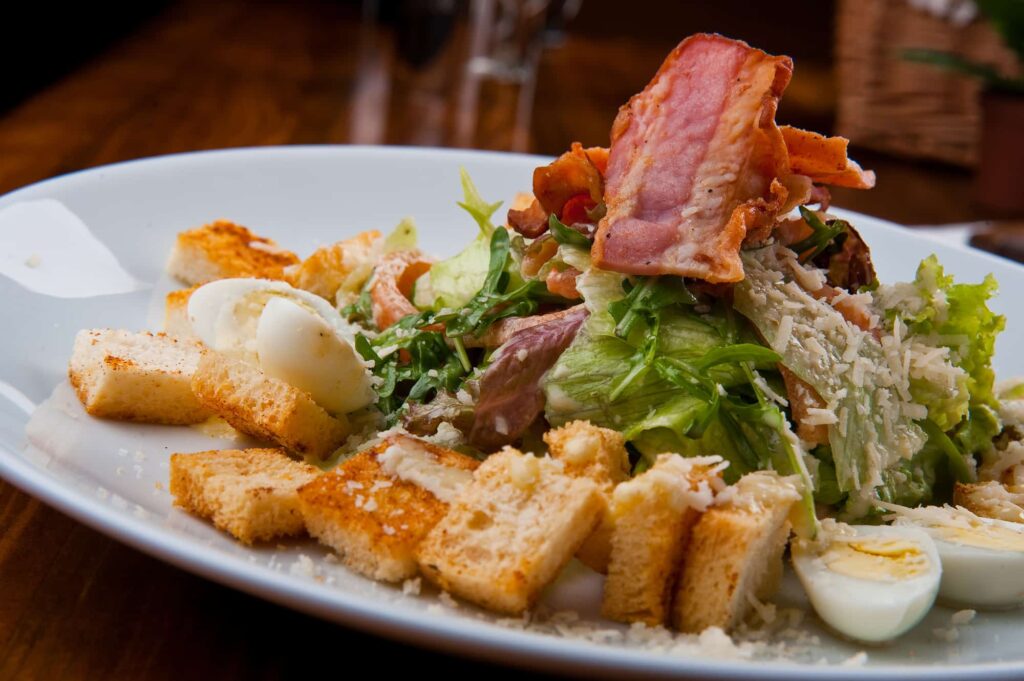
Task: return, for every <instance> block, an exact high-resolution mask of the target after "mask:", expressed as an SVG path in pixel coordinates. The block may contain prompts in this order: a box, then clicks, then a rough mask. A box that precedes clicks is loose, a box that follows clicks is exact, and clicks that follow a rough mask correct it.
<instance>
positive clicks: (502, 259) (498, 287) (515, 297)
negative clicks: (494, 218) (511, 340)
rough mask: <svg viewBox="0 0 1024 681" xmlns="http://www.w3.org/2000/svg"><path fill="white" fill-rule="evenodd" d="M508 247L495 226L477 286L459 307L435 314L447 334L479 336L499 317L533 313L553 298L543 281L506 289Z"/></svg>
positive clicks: (509, 248)
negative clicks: (466, 301) (484, 269)
mask: <svg viewBox="0 0 1024 681" xmlns="http://www.w3.org/2000/svg"><path fill="white" fill-rule="evenodd" d="M510 250H511V246H510V241H509V235H508V231H506V230H505V229H496V230H495V231H494V233H493V234H492V235H491V243H490V257H489V261H488V266H487V275H486V276H485V277H484V282H483V285H482V286H481V288H480V290H479V291H478V292H477V293H476V295H474V296H473V297H472V298H471V299H470V300H469V302H468V303H466V305H465V306H464V307H462V308H461V309H459V310H455V311H452V312H448V313H445V314H440V315H437V317H436V320H437V321H439V322H442V323H443V324H444V325H445V333H446V334H447V336H448V337H449V338H456V337H462V336H465V335H467V334H470V335H474V336H479V335H481V334H482V333H483V332H484V331H486V330H487V328H488V327H489V326H490V325H491V324H493V323H494V322H496V321H498V320H499V319H504V318H505V317H524V316H527V315H530V314H533V313H534V312H536V311H537V308H538V307H539V305H540V303H541V302H543V301H546V300H552V299H553V297H552V296H551V295H549V294H548V292H547V286H546V285H545V284H544V282H542V281H536V280H530V281H527V282H525V283H523V284H522V285H521V286H519V287H517V288H515V289H512V290H511V291H507V290H506V289H507V287H508V285H509V281H510V277H509V274H508V271H507V263H508V260H509V257H510Z"/></svg>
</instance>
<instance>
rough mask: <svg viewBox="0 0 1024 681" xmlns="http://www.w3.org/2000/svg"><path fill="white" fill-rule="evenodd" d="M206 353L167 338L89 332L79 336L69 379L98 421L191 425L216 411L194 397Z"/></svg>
mask: <svg viewBox="0 0 1024 681" xmlns="http://www.w3.org/2000/svg"><path fill="white" fill-rule="evenodd" d="M201 355H202V347H201V346H200V345H198V344H197V343H194V342H192V341H188V340H180V339H177V338H172V337H171V336H167V335H165V334H162V333H156V334H154V333H148V332H143V333H133V332H131V331H122V330H116V329H87V330H83V331H79V332H78V335H77V336H75V345H74V349H73V350H72V352H71V360H70V362H69V363H68V378H69V379H70V381H71V385H72V386H73V387H74V389H75V392H76V393H77V394H78V399H79V400H81V401H82V405H83V406H84V407H85V410H86V411H87V412H88V413H89V414H92V415H93V416H100V417H103V418H109V419H120V420H124V421H139V422H142V423H168V424H187V423H199V422H200V421H204V420H205V419H207V418H209V417H210V415H211V413H212V412H211V411H210V410H208V409H207V408H206V407H204V406H203V405H202V404H201V403H200V402H199V400H197V399H196V397H195V395H193V394H192V387H191V380H192V375H193V373H194V372H195V370H196V367H197V366H198V365H199V360H200V357H201Z"/></svg>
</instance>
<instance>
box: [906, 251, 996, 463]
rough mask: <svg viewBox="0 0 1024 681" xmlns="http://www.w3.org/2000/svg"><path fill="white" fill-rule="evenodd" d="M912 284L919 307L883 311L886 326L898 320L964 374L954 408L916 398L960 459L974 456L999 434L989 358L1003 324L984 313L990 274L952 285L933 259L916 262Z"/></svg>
mask: <svg viewBox="0 0 1024 681" xmlns="http://www.w3.org/2000/svg"><path fill="white" fill-rule="evenodd" d="M913 283H914V286H915V287H916V288H917V289H918V291H919V294H920V300H921V301H923V304H920V305H919V306H916V309H912V308H909V307H907V306H903V307H899V308H895V309H893V310H891V311H889V312H890V314H889V315H888V316H889V318H890V320H891V319H892V318H893V317H894V316H896V315H898V316H900V318H901V319H902V321H903V322H904V323H906V324H907V326H908V328H909V330H910V333H912V334H914V336H916V337H917V338H919V339H920V340H922V342H927V343H930V344H932V345H935V346H939V347H947V348H949V349H950V351H951V356H952V361H953V364H954V365H955V366H958V367H960V368H961V369H963V370H964V371H965V372H966V374H967V375H966V380H965V383H964V385H963V389H962V390H960V391H958V397H959V402H958V403H957V404H956V405H955V408H951V406H950V404H948V403H943V402H941V401H936V400H931V399H929V396H928V395H927V394H921V398H922V399H921V401H922V404H925V405H926V406H927V407H928V410H929V416H930V417H931V418H932V420H934V421H935V422H936V424H937V425H939V426H940V427H941V428H942V429H943V430H945V431H952V438H953V440H954V441H956V442H957V443H958V444H959V445H960V447H961V448H962V450H963V451H964V452H965V453H977V452H980V451H981V450H982V449H984V448H986V447H987V446H988V445H989V444H990V443H991V440H992V438H993V437H994V436H995V435H996V434H998V432H999V429H1000V423H999V418H998V416H996V413H995V409H996V408H998V404H999V403H998V400H997V398H996V395H995V390H994V384H995V372H994V371H993V370H992V356H993V354H994V353H995V343H996V336H998V335H999V332H1000V331H1002V330H1003V328H1004V327H1005V326H1006V318H1005V317H1003V316H1002V315H997V314H995V313H994V312H992V310H991V309H989V307H988V301H989V299H990V298H991V297H992V296H993V295H995V293H996V290H997V289H998V284H997V283H996V280H995V278H994V277H993V276H992V275H991V274H990V275H988V276H987V277H985V279H984V281H982V282H981V283H980V284H958V283H956V282H955V281H954V280H953V277H952V276H951V275H947V274H946V273H945V271H944V270H943V267H942V265H940V264H939V261H938V258H936V257H935V256H934V255H931V256H929V257H928V258H926V259H925V260H923V261H922V262H921V264H920V266H919V267H918V269H917V276H916V277H915V279H914V282H913ZM911 389H912V390H914V385H913V384H912V385H911ZM918 392H921V391H920V389H918ZM917 397H918V396H917V395H915V398H917Z"/></svg>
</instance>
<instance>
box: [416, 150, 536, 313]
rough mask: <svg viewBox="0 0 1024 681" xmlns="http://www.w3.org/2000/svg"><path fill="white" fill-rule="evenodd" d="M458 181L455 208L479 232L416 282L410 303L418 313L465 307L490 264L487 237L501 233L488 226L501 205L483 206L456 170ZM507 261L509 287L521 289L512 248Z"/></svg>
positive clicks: (472, 186) (466, 178)
mask: <svg viewBox="0 0 1024 681" xmlns="http://www.w3.org/2000/svg"><path fill="white" fill-rule="evenodd" d="M459 174H460V177H461V180H462V194H463V199H462V201H459V202H458V205H459V207H461V208H462V209H464V210H465V211H466V212H467V213H469V214H470V216H471V217H472V218H473V220H474V221H475V222H476V224H477V227H478V228H479V231H478V233H477V235H476V238H474V239H473V241H472V242H470V244H469V246H467V247H466V248H465V249H463V250H462V251H461V252H460V253H459V254H458V255H454V256H452V257H451V258H448V259H447V260H442V261H441V262H438V263H435V264H434V265H433V267H431V268H430V271H429V272H427V273H426V274H424V275H423V276H422V277H421V278H420V280H419V281H418V282H417V285H416V290H417V292H420V293H419V295H416V296H414V298H413V302H414V303H415V304H416V306H417V307H419V308H420V309H424V310H426V309H430V310H434V311H438V310H443V309H445V308H448V309H457V308H460V307H462V306H463V305H466V304H467V303H468V302H469V301H470V299H471V298H472V297H473V296H474V295H476V293H477V291H479V290H480V288H481V287H482V286H483V285H484V279H485V278H486V277H487V271H488V264H489V260H490V252H491V249H490V244H491V236H492V235H493V234H494V233H495V231H496V230H497V231H501V232H505V231H506V230H505V228H504V227H496V226H495V225H494V223H493V222H492V218H493V217H494V214H495V213H496V212H497V210H498V209H499V208H501V201H498V202H496V203H487V202H486V201H485V200H484V199H483V197H481V196H480V192H479V191H478V190H477V188H476V185H475V184H473V180H472V179H471V178H470V177H469V173H467V172H466V169H465V168H461V169H460V170H459ZM510 253H511V256H512V257H511V259H510V262H509V264H508V266H507V267H506V271H507V272H508V274H509V276H510V277H511V279H512V286H513V287H516V286H520V285H522V283H523V281H522V277H521V276H520V275H519V253H518V248H516V247H515V244H513V248H512V249H511V250H510Z"/></svg>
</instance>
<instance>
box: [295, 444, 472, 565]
mask: <svg viewBox="0 0 1024 681" xmlns="http://www.w3.org/2000/svg"><path fill="white" fill-rule="evenodd" d="M477 465H478V462H477V461H476V460H475V459H472V458H470V457H468V456H465V455H463V454H459V453H458V452H455V451H452V450H450V449H445V448H444V447H438V446H437V445H433V444H430V443H427V442H423V441H422V440H419V439H417V438H412V437H407V436H395V437H391V438H388V439H386V440H384V441H383V442H381V443H380V444H378V445H377V446H375V447H374V448H373V449H371V450H367V451H364V452H360V453H359V454H356V455H355V456H353V457H352V458H350V459H348V460H347V461H345V462H344V463H343V464H341V465H340V466H338V468H336V469H335V471H334V472H332V473H329V474H327V475H323V476H321V477H319V478H317V479H316V480H314V481H312V482H310V483H309V484H307V485H305V486H304V487H302V488H301V489H300V490H299V503H300V505H301V508H302V515H303V517H304V518H305V520H306V528H307V530H308V531H309V534H311V535H312V536H314V537H316V538H317V539H319V540H320V542H321V543H323V544H326V545H327V546H330V547H331V548H332V549H334V550H335V551H336V552H337V553H338V556H339V557H340V558H341V561H342V562H343V563H344V564H345V565H347V566H348V567H350V568H352V569H353V570H356V571H357V572H359V573H361V574H363V575H366V576H367V577H370V578H372V579H377V580H382V581H388V582H398V581H402V580H404V579H409V578H411V577H415V576H416V573H417V572H418V568H417V565H416V556H415V550H416V547H417V546H418V545H419V543H420V541H421V540H422V539H423V536H424V535H425V534H426V533H427V532H428V531H429V530H430V529H431V528H432V527H434V525H436V524H437V522H438V521H439V520H441V518H442V517H444V514H445V513H446V512H447V511H448V504H449V502H450V501H451V499H452V498H453V497H454V495H455V494H457V493H458V491H459V489H460V488H461V487H462V486H464V485H465V484H467V483H468V482H469V481H470V480H472V478H473V473H472V471H473V469H475V468H476V467H477Z"/></svg>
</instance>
